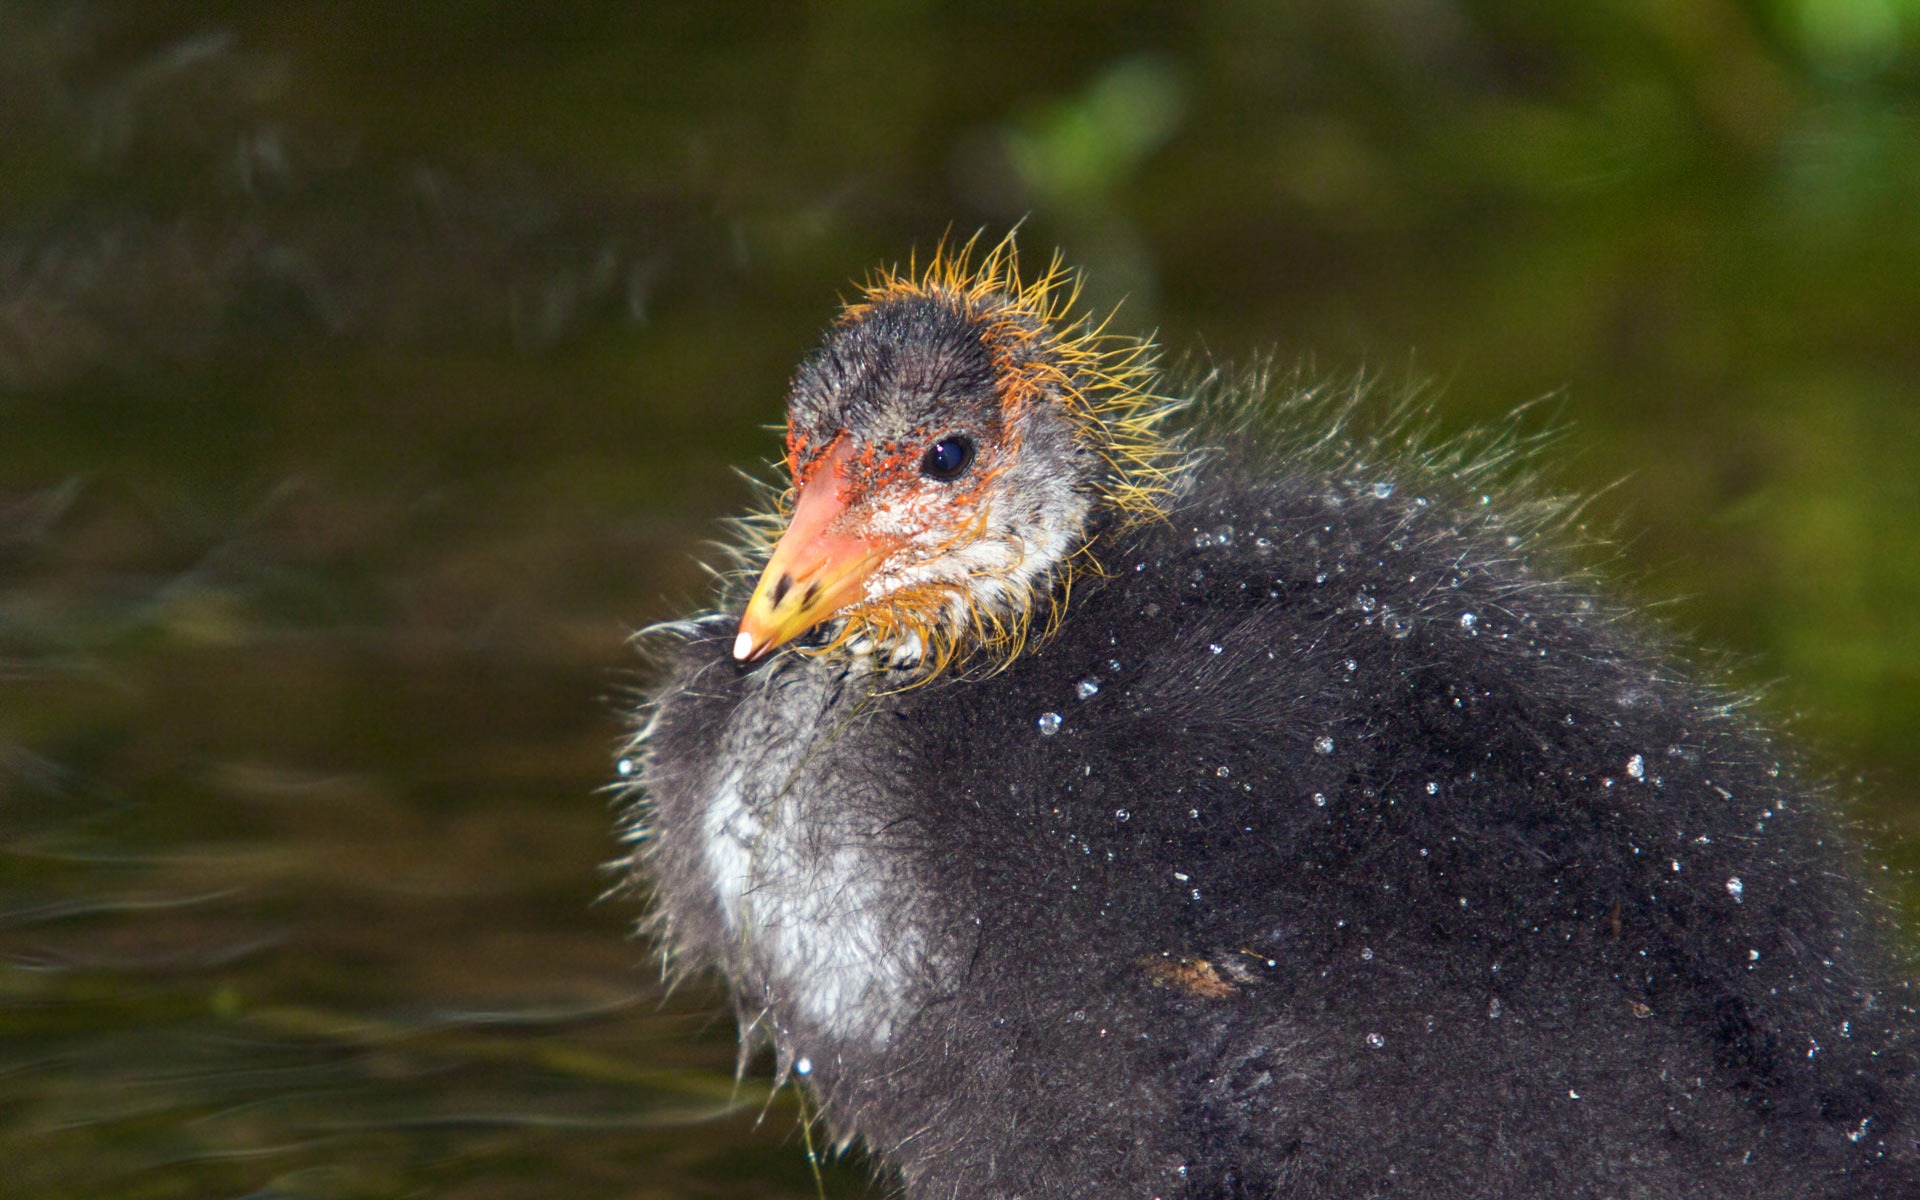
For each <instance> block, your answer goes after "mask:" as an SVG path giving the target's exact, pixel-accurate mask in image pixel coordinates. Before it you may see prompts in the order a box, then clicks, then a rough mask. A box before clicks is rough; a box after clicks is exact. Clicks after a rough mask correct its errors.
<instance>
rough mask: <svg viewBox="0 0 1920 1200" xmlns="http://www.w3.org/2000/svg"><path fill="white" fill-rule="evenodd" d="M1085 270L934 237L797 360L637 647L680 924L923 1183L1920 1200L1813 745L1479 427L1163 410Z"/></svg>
mask: <svg viewBox="0 0 1920 1200" xmlns="http://www.w3.org/2000/svg"><path fill="white" fill-rule="evenodd" d="M1068 290H1069V289H1068V288H1067V287H1066V283H1065V281H1064V279H1063V277H1062V276H1061V274H1060V273H1059V272H1058V271H1057V270H1055V271H1053V272H1049V273H1048V274H1047V275H1046V276H1045V277H1044V278H1042V279H1041V280H1039V281H1038V282H1036V283H1026V284H1022V283H1021V281H1020V279H1019V276H1018V272H1017V270H1016V267H1015V264H1014V262H1013V253H1012V248H1011V245H1003V246H1001V247H999V248H997V249H995V250H993V251H990V252H989V253H987V254H986V255H985V256H984V258H983V259H982V260H981V261H980V262H978V263H970V262H969V256H968V254H966V253H965V252H962V253H960V254H957V255H943V256H942V257H940V258H939V259H938V260H937V261H936V262H935V263H934V264H933V265H932V266H931V267H929V268H927V269H926V270H924V271H917V272H916V271H912V270H909V271H908V272H906V273H902V274H888V275H883V276H882V277H880V278H879V279H878V280H876V281H875V282H874V283H872V284H871V285H870V286H869V288H868V289H867V291H866V293H865V295H864V296H863V297H862V299H861V300H860V301H859V302H858V303H857V304H855V305H854V306H852V307H850V308H849V310H848V311H847V312H846V313H845V314H844V315H843V316H842V318H841V319H840V321H839V322H838V324H837V325H836V326H835V327H834V329H833V330H832V331H830V333H829V334H828V337H827V339H826V342H825V344H824V345H823V347H822V348H821V349H820V350H819V351H818V352H817V353H816V354H815V355H814V356H813V357H812V358H811V359H809V360H808V362H807V363H806V364H804V365H803V366H802V368H801V370H800V372H799V374H798V376H797V377H796V380H795V384H794V394H793V397H792V402H791V409H790V417H791V427H790V436H789V439H788V450H789V454H788V466H789V469H790V470H791V471H792V472H793V474H794V477H795V480H796V487H795V490H794V493H793V501H792V505H791V508H792V512H791V515H790V517H787V516H786V515H785V514H782V519H785V520H786V523H787V531H786V533H785V534H784V535H783V536H782V537H781V539H780V544H779V546H778V547H777V548H776V549H775V550H774V551H773V554H772V560H771V562H770V563H768V564H767V568H766V570H765V571H764V573H763V574H762V575H761V577H760V579H759V583H758V586H757V588H756V589H755V591H754V593H753V595H752V597H751V598H749V599H744V600H743V597H742V595H741V594H740V592H741V591H744V589H737V590H735V591H733V592H732V594H730V595H728V596H726V597H724V604H723V607H722V610H721V611H720V612H719V613H717V614H716V615H713V616H710V617H705V618H701V619H698V620H694V621H690V622H686V623H683V624H679V625H675V626H672V627H669V628H667V629H664V630H662V631H660V632H659V633H657V634H656V635H655V636H654V637H653V638H651V639H649V640H648V642H647V645H648V646H649V648H650V649H652V650H653V651H654V652H655V654H656V657H657V662H658V666H659V669H660V672H661V675H660V678H661V682H660V683H659V685H658V687H657V689H656V690H655V692H654V693H653V695H652V696H651V698H650V701H649V703H648V704H647V706H646V707H645V708H644V710H643V713H642V718H643V719H642V722H641V723H642V725H643V729H642V731H641V732H640V733H639V734H638V735H637V736H636V738H635V741H634V744H633V746H632V747H630V750H629V754H630V757H631V760H632V763H633V764H634V765H635V766H636V768H637V769H636V770H635V772H634V776H635V779H636V780H637V785H636V789H635V796H636V801H635V804H634V806H633V809H632V816H631V821H632V825H631V829H632V832H633V835H634V839H635V842H636V851H635V854H634V856H633V864H632V865H633V868H634V869H635V870H636V871H637V873H638V874H639V876H640V877H641V878H644V879H645V880H646V881H647V884H648V886H649V887H650V889H651V891H652V893H653V895H654V897H655V905H656V913H655V917H654V920H655V928H654V932H655V934H656V935H657V936H658V937H659V938H660V939H661V944H662V946H663V949H664V953H665V955H666V957H667V960H668V962H669V964H670V969H671V970H674V971H688V970H694V969H700V968H705V967H714V968H717V969H719V970H720V971H721V972H722V973H723V974H724V975H725V976H726V977H727V979H728V980H729V982H730V983H731V985H732V988H733V994H734V996H735V998H736V1004H737V1007H738V1010H739V1017H740V1021H741V1027H742V1031H743V1038H744V1039H746V1042H747V1044H748V1045H749V1046H751V1045H754V1044H759V1043H762V1042H764V1043H770V1044H771V1045H772V1047H773V1048H774V1050H775V1051H776V1053H777V1056H778V1064H779V1065H778V1069H779V1071H780V1072H781V1073H782V1074H783V1075H787V1076H793V1077H800V1078H802V1079H804V1082H805V1085H806V1086H807V1087H808V1088H809V1089H810V1090H811V1091H812V1093H813V1095H814V1096H815V1097H816V1098H817V1100H818V1103H819V1106H820V1109H821V1111H822V1112H823V1113H824V1115H825V1117H826V1119H827V1120H828V1121H829V1122H830V1123H831V1125H832V1127H833V1129H834V1130H835V1131H836V1132H837V1133H838V1134H839V1135H840V1136H842V1137H844V1138H847V1139H852V1138H854V1137H859V1138H862V1139H864V1140H865V1142H866V1143H867V1144H868V1145H869V1146H870V1147H871V1148H872V1150H873V1151H874V1152H875V1154H876V1155H877V1156H878V1158H879V1159H880V1160H881V1161H883V1162H884V1163H886V1164H888V1165H889V1166H890V1167H891V1168H893V1169H894V1170H896V1171H897V1172H898V1173H899V1176H900V1178H901V1179H902V1180H903V1181H904V1184H905V1188H906V1193H907V1195H908V1196H910V1197H949V1196H953V1197H1016V1196H1018V1197H1029V1198H1034V1200H1039V1198H1045V1197H1083V1196H1114V1197H1119V1196H1138V1197H1143V1198H1144V1197H1168V1198H1169V1200H1171V1198H1174V1197H1263V1198H1264V1197H1288V1198H1290V1200H1310V1198H1312V1200H1317V1198H1323V1197H1324V1198H1335V1197H1338V1198H1342V1200H1346V1198H1354V1197H1393V1196H1405V1197H1421V1198H1423V1200H1439V1198H1448V1197H1461V1198H1465V1197H1474V1198H1481V1200H1484V1198H1500V1197H1514V1198H1519V1197H1526V1198H1535V1197H1548V1196H1551V1197H1566V1198H1573V1197H1594V1198H1600V1197H1607V1198H1617V1197H1649V1198H1651V1197H1689V1198H1695V1197H1738V1198H1739V1200H1761V1198H1770V1197H1829V1198H1838V1197H1854V1198H1859V1200H1868V1198H1875V1200H1879V1198H1897V1197H1903V1196H1909V1195H1920V1183H1917V1182H1916V1180H1920V1149H1917V1148H1916V1138H1917V1137H1920V1129H1917V1128H1916V1124H1915V1116H1916V1114H1915V1097H1916V1079H1915V1067H1916V1061H1915V1052H1914V1049H1913V1037H1914V1027H1915V1020H1914V1014H1913V1011H1912V1009H1911V1008H1910V1007H1909V995H1908V991H1907V985H1906V983H1905V982H1904V980H1903V978H1902V973H1903V971H1904V969H1905V964H1904V962H1902V961H1897V960H1896V958H1895V957H1894V955H1893V954H1892V952H1891V951H1890V949H1889V940H1888V938H1887V937H1886V934H1885V930H1884V929H1883V922H1882V919H1881V909H1880V906H1879V903H1878V901H1877V900H1876V899H1875V898H1874V897H1872V896H1871V894H1870V893H1869V892H1868V890H1867V889H1866V888H1865V886H1864V885H1863V884H1862V883H1861V882H1860V876H1859V871H1858V867H1857V864H1856V863H1855V861H1854V858H1853V853H1852V851H1851V850H1850V848H1849V847H1848V846H1847V845H1846V844H1845V842H1844V840H1842V839H1837V838H1836V836H1835V832H1834V826H1833V823H1832V821H1831V818H1830V817H1829V816H1828V815H1827V814H1826V813H1824V812H1823V808H1824V807H1825V803H1826V798H1825V797H1824V796H1823V795H1822V794H1821V793H1820V791H1819V789H1818V788H1816V787H1813V786H1811V785H1809V784H1808V783H1807V782H1806V781H1805V780H1804V779H1803V778H1801V777H1800V776H1799V775H1798V774H1797V773H1796V770H1795V768H1794V766H1793V764H1792V762H1791V761H1790V760H1789V759H1788V757H1787V756H1786V755H1785V754H1784V753H1783V752H1782V751H1781V750H1780V749H1779V748H1777V747H1776V745H1775V744H1774V742H1773V741H1772V740H1771V739H1770V737H1769V736H1768V735H1767V734H1766V733H1765V732H1764V731H1762V730H1760V729H1758V728H1756V727H1755V725H1754V724H1753V723H1752V722H1751V720H1750V719H1749V718H1748V717H1747V716H1746V715H1744V714H1743V712H1742V711H1741V709H1740V707H1739V706H1738V705H1737V704H1736V703H1734V702H1733V701H1732V698H1730V697H1729V696H1728V695H1726V694H1724V693H1723V692H1722V691H1721V690H1719V689H1718V688H1716V687H1715V686H1714V685H1713V684H1712V683H1710V682H1703V681H1702V680H1701V679H1700V678H1698V677H1697V676H1696V675H1695V674H1694V673H1692V672H1691V671H1690V670H1689V668H1688V667H1687V666H1685V665H1684V664H1683V663H1681V662H1680V661H1679V660H1678V659H1676V658H1675V657H1674V656H1673V655H1672V654H1671V653H1670V652H1669V651H1668V650H1667V649H1666V648H1664V647H1663V646H1662V644H1661V642H1660V639H1659V638H1658V636H1657V635H1655V634H1653V633H1650V632H1649V631H1648V630H1647V629H1646V628H1645V627H1644V625H1643V624H1642V623H1641V622H1638V621H1636V620H1635V619H1634V618H1633V617H1632V616H1631V615H1630V614H1627V613H1625V612H1623V611H1622V610H1621V609H1620V608H1618V607H1617V606H1614V605H1612V604H1609V603H1607V602H1604V601H1601V600H1598V599H1596V598H1594V597H1593V595H1591V593H1590V591H1589V589H1588V588H1587V586H1586V585H1585V584H1584V583H1582V582H1580V581H1579V580H1578V578H1577V577H1575V576H1573V575H1571V574H1569V573H1567V572H1565V571H1564V570H1562V569H1560V567H1559V566H1558V563H1557V559H1556V557H1555V555H1554V552H1553V550H1552V548H1551V542H1552V541H1553V540H1554V535H1553V533H1552V530H1551V520H1550V519H1549V518H1548V517H1547V516H1546V515H1544V514H1545V512H1546V509H1545V508H1544V507H1543V506H1540V505H1536V504H1528V503H1526V502H1524V501H1510V500H1507V499H1503V498H1502V497H1500V496H1499V495H1498V494H1497V493H1493V494H1490V495H1483V494H1482V493H1483V490H1484V489H1486V488H1488V487H1489V485H1488V484H1487V483H1486V482H1485V480H1484V479H1483V478H1482V476H1483V475H1487V474H1490V473H1492V472H1491V471H1490V470H1489V468H1490V467H1491V465H1492V464H1493V463H1494V461H1495V460H1496V459H1497V458H1498V457H1499V456H1498V454H1493V455H1485V454H1481V455H1476V454H1474V453H1471V452H1465V453H1456V454H1452V455H1448V454H1429V455H1425V456H1417V455H1410V454H1403V455H1392V454H1382V453H1381V452H1380V451H1379V448H1378V446H1377V445H1374V446H1370V445H1365V444H1359V445H1356V444H1354V443H1353V442H1352V441H1350V440H1348V439H1347V438H1346V437H1345V436H1344V435H1343V434H1341V433H1340V432H1339V429H1338V428H1337V426H1338V425H1339V423H1340V422H1339V417H1340V415H1341V410H1340V407H1339V406H1338V405H1330V404H1328V403H1325V402H1318V403H1316V402H1313V401H1311V400H1310V399H1309V400H1306V401H1302V400H1298V399H1296V400H1293V401H1291V402H1287V401H1274V400H1269V399H1266V398H1264V397H1263V396H1262V395H1261V394H1260V393H1259V389H1258V387H1257V385H1256V384H1254V383H1252V382H1244V383H1242V384H1240V385H1236V386H1226V385H1220V384H1217V383H1216V384H1214V385H1213V386H1212V389H1211V390H1212V391H1213V392H1214V393H1216V394H1218V395H1221V396H1224V397H1226V398H1225V399H1216V400H1215V401H1213V402H1211V403H1206V402H1202V403H1197V404H1194V405H1189V406H1187V408H1186V410H1185V411H1184V412H1183V411H1181V406H1178V405H1170V404H1168V403H1167V402H1165V401H1164V400H1161V399H1159V398H1157V397H1156V396H1155V394H1154V392H1155V387H1156V378H1155V376H1154V375H1153V373H1152V366H1151V362H1150V359H1149V357H1148V356H1147V354H1146V352H1145V350H1144V347H1142V346H1141V345H1140V344H1138V343H1131V342H1126V341H1124V340H1121V339H1114V338H1109V337H1105V336H1103V335H1101V334H1100V333H1098V332H1097V331H1092V330H1090V329H1089V328H1088V327H1087V326H1086V324H1085V323H1084V322H1080V321H1076V320H1075V319H1074V318H1073V316H1072V313H1071V309H1070V307H1069V305H1070V296H1069V295H1068ZM1289 404H1290V409H1291V412H1292V413H1293V416H1294V419H1295V421H1296V423H1298V422H1299V421H1300V420H1312V419H1317V418H1326V419H1327V420H1328V421H1329V422H1331V424H1332V425H1333V426H1334V427H1335V428H1333V429H1332V431H1331V432H1326V431H1322V432H1321V433H1319V434H1317V435H1314V436H1299V437H1292V436H1284V435H1282V436H1259V437H1256V436H1252V435H1250V434H1249V433H1248V432H1247V430H1248V425H1249V422H1253V423H1256V424H1257V423H1258V422H1260V421H1262V420H1264V418H1263V417H1262V416H1261V415H1260V413H1259V411H1258V410H1260V409H1262V408H1263V407H1264V408H1274V407H1276V406H1277V407H1287V406H1288V405H1289ZM1303 414H1304V416H1303ZM1276 419H1277V418H1276ZM1175 426H1183V427H1184V428H1185V429H1186V432H1185V433H1183V434H1175V433H1172V432H1169V431H1170V430H1171V429H1172V428H1174V427H1175ZM956 466H957V468H958V469H957V470H956ZM770 527H771V526H769V528H770ZM761 540H762V542H763V543H764V541H765V540H766V539H761ZM766 552H767V551H766V548H765V547H764V545H762V546H761V548H759V549H757V550H756V549H748V550H746V551H744V552H743V554H744V557H745V558H746V559H747V560H748V561H750V562H751V563H752V565H753V566H754V567H756V568H757V567H759V566H760V561H759V560H760V559H761V558H762V556H763V555H764V554H765V553H766ZM743 607H744V616H743V615H742V611H743Z"/></svg>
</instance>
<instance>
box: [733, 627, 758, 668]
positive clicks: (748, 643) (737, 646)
mask: <svg viewBox="0 0 1920 1200" xmlns="http://www.w3.org/2000/svg"><path fill="white" fill-rule="evenodd" d="M733 657H734V660H735V661H737V662H745V661H747V659H749V658H751V657H753V635H752V634H750V633H748V632H747V631H746V630H744V629H742V630H741V631H740V636H739V637H737V638H734V639H733Z"/></svg>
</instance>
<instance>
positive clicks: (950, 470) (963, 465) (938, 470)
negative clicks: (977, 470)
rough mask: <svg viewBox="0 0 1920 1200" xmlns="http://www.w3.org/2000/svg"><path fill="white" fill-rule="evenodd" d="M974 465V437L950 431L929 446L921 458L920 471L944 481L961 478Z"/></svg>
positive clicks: (928, 476) (929, 477) (931, 477)
mask: <svg viewBox="0 0 1920 1200" xmlns="http://www.w3.org/2000/svg"><path fill="white" fill-rule="evenodd" d="M972 465H973V439H971V438H969V437H966V436H965V435H963V434H958V433H950V434H948V435H947V436H946V437H943V438H941V439H940V440H939V441H937V442H935V443H934V444H933V445H931V446H928V447H927V453H926V455H925V456H924V457H922V458H921V459H920V473H921V474H922V475H925V476H926V477H927V478H928V479H938V480H940V481H941V482H943V483H944V482H946V481H947V480H949V479H958V478H960V477H961V476H962V475H964V474H966V473H967V468H968V467H970V466H972Z"/></svg>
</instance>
